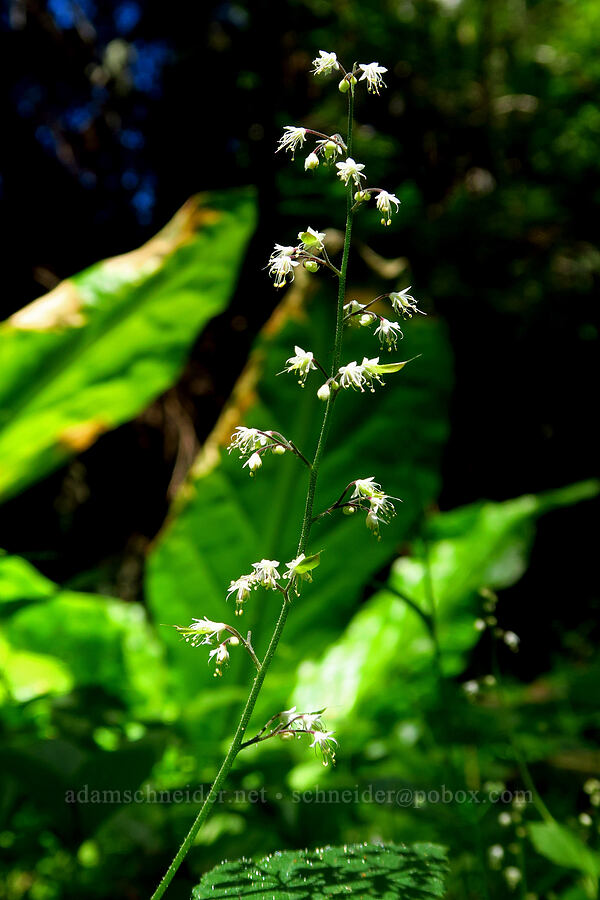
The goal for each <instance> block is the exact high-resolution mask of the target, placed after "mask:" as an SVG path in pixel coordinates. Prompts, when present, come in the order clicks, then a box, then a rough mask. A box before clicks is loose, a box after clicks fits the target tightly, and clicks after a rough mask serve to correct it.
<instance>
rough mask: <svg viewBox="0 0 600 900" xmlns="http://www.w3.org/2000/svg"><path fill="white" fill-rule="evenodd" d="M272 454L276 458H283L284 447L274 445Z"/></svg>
mask: <svg viewBox="0 0 600 900" xmlns="http://www.w3.org/2000/svg"><path fill="white" fill-rule="evenodd" d="M273 453H275V454H276V455H277V456H283V454H284V453H285V447H282V446H281V444H275V446H274V447H273Z"/></svg>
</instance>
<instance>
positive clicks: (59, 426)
mask: <svg viewBox="0 0 600 900" xmlns="http://www.w3.org/2000/svg"><path fill="white" fill-rule="evenodd" d="M255 218H256V213H255V205H254V201H253V195H252V192H251V191H248V190H246V191H237V192H231V191H230V192H227V193H221V194H213V195H210V196H204V197H196V198H193V199H192V200H190V201H189V202H188V203H187V204H186V206H184V207H183V208H182V209H181V210H180V211H179V213H177V215H176V216H175V217H174V219H173V220H172V221H171V222H169V224H168V225H166V226H165V228H163V230H162V231H160V232H159V234H157V235H156V237H154V238H153V239H152V240H151V241H150V242H149V243H147V244H145V245H144V246H143V247H140V248H139V249H138V250H134V251H132V252H131V253H128V254H126V255H124V256H121V257H117V258H115V259H110V260H105V261H103V262H100V263H98V264H96V265H95V266H92V268H90V269H87V270H86V271H85V272H81V273H80V274H79V275H75V276H74V277H73V278H70V279H69V280H68V281H65V282H63V283H62V284H60V285H58V287H56V288H55V289H54V290H53V291H51V293H49V294H47V295H46V296H44V297H41V298H40V299H39V300H36V301H35V302H34V303H32V304H31V305H30V306H27V307H25V308H24V309H22V310H20V311H19V312H18V313H15V315H13V316H11V318H10V319H9V320H8V321H7V322H5V323H4V324H3V325H2V326H0V352H1V353H2V361H3V379H2V391H1V394H0V404H1V407H0V408H1V419H0V456H1V458H2V468H1V474H0V499H5V498H6V497H9V496H11V495H12V494H15V493H17V492H19V491H21V490H22V489H23V488H24V487H27V486H28V485H29V484H30V483H31V482H32V481H35V480H37V479H39V478H41V477H42V476H44V475H47V474H48V472H50V471H52V469H54V468H56V467H57V466H59V465H61V464H62V463H64V462H65V460H66V459H68V458H69V456H71V455H73V454H74V453H76V452H81V451H82V450H85V448H86V447H88V446H89V445H90V444H91V443H92V442H93V441H94V440H95V439H96V438H97V437H98V435H99V434H101V433H102V432H104V431H107V430H109V429H111V428H114V427H115V426H116V425H119V424H120V423H121V422H123V421H126V420H127V419H130V418H131V417H132V416H135V415H136V414H137V413H139V412H141V411H142V410H143V409H144V408H145V407H146V406H147V404H148V403H149V402H150V401H152V400H153V399H154V398H155V397H156V396H158V394H160V393H161V392H162V391H164V390H165V389H166V388H167V387H169V386H170V385H171V384H172V382H173V381H174V380H175V379H176V378H177V377H178V375H179V374H180V371H181V368H182V366H183V363H184V360H185V357H186V353H187V352H188V351H189V348H190V345H191V343H192V341H193V340H194V338H195V337H196V335H197V333H198V331H199V330H200V329H201V328H202V327H203V326H204V325H205V324H206V323H207V321H208V320H209V319H211V318H212V317H213V316H215V315H216V314H218V313H219V312H221V311H222V310H223V309H224V308H225V306H226V305H227V301H228V299H229V296H230V293H231V290H232V288H233V285H234V284H235V277H236V274H237V270H238V267H239V265H240V260H241V257H242V254H243V251H244V248H245V245H246V243H247V241H248V239H249V237H250V235H251V233H252V231H253V229H254V225H255Z"/></svg>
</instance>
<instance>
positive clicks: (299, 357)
mask: <svg viewBox="0 0 600 900" xmlns="http://www.w3.org/2000/svg"><path fill="white" fill-rule="evenodd" d="M294 351H295V354H296V355H295V356H290V358H289V359H287V360H286V368H285V369H284V370H283V371H284V372H297V373H298V375H299V376H300V377H299V378H298V384H300V385H302V387H304V384H305V382H306V379H307V376H308V373H309V372H310V371H311V370H312V369H316V368H317V367H316V366H315V361H314V357H313V355H312V352H311V351H310V350H303V349H302V347H298V346H296V347H294Z"/></svg>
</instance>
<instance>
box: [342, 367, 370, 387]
mask: <svg viewBox="0 0 600 900" xmlns="http://www.w3.org/2000/svg"><path fill="white" fill-rule="evenodd" d="M339 376H340V387H343V388H352V389H353V390H355V391H361V392H363V393H364V387H363V384H366V383H367V379H366V378H365V372H364V369H363V367H362V366H359V365H358V363H357V362H356V360H353V362H349V363H348V365H346V366H340V368H339Z"/></svg>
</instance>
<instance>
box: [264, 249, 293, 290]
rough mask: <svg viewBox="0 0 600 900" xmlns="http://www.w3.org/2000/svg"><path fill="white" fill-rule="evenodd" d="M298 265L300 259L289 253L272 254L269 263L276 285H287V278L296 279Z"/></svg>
mask: <svg viewBox="0 0 600 900" xmlns="http://www.w3.org/2000/svg"><path fill="white" fill-rule="evenodd" d="M297 265H298V260H295V259H292V258H291V257H290V256H289V255H288V254H286V253H282V254H280V255H279V256H272V257H271V260H270V265H269V275H271V276H272V277H273V278H274V280H275V285H274V286H275V287H276V288H282V287H285V284H286V281H287V278H288V277H289V279H290V281H293V280H294V268H295V267H296V266H297Z"/></svg>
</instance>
